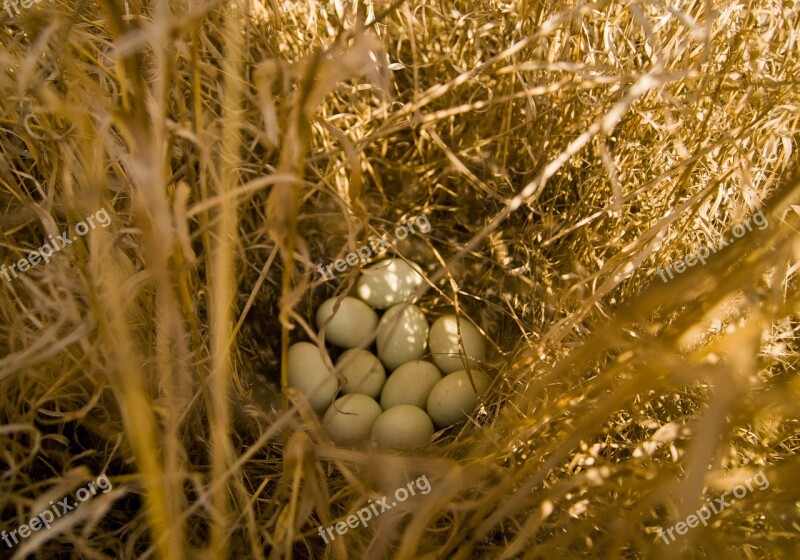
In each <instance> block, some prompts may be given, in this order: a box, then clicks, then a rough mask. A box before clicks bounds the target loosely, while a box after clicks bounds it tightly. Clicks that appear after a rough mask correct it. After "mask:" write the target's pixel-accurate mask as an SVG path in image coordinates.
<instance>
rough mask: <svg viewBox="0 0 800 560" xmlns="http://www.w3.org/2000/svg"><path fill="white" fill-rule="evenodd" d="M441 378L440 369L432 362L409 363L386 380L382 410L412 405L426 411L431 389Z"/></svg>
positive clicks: (382, 395)
mask: <svg viewBox="0 0 800 560" xmlns="http://www.w3.org/2000/svg"><path fill="white" fill-rule="evenodd" d="M441 378H442V374H441V373H440V372H439V369H438V368H437V367H436V366H435V365H433V364H432V363H430V362H426V361H424V360H418V361H414V362H407V363H405V364H403V365H402V366H400V367H399V368H397V369H396V370H394V372H393V373H392V375H390V376H389V379H387V380H386V384H384V386H383V391H382V392H381V408H383V410H388V409H390V408H392V407H393V406H397V405H400V404H411V405H414V406H417V407H419V408H421V409H423V410H424V409H425V407H426V406H427V403H428V395H429V394H430V392H431V389H433V386H434V385H436V382H437V381H439V380H440V379H441Z"/></svg>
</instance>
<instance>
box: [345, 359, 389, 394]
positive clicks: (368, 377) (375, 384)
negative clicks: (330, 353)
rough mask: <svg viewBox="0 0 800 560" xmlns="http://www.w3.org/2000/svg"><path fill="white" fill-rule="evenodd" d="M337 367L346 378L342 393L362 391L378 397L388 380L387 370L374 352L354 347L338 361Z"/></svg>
mask: <svg viewBox="0 0 800 560" xmlns="http://www.w3.org/2000/svg"><path fill="white" fill-rule="evenodd" d="M336 369H337V370H338V371H339V372H341V374H342V375H344V377H345V378H346V380H347V381H346V383H345V385H344V387H342V393H344V394H345V395H346V394H349V393H361V394H363V395H369V396H370V397H372V398H377V397H378V395H380V394H381V389H382V388H383V384H384V383H385V382H386V370H384V369H383V364H382V363H381V361H380V360H379V359H378V357H377V356H376V355H375V354H373V353H372V352H368V351H367V350H361V349H360V348H352V349H350V350H345V351H344V352H343V353H342V355H341V356H339V359H338V360H337V361H336Z"/></svg>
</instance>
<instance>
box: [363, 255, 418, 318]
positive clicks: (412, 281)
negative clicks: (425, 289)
mask: <svg viewBox="0 0 800 560" xmlns="http://www.w3.org/2000/svg"><path fill="white" fill-rule="evenodd" d="M421 271H422V269H421V268H420V267H419V265H417V264H416V263H413V262H411V261H408V262H406V261H404V260H403V259H385V260H382V261H380V262H377V263H375V264H374V265H372V266H371V267H369V268H365V269H364V270H362V272H361V277H360V278H359V279H358V284H357V287H356V292H357V293H358V297H360V298H361V299H363V300H364V301H365V302H367V303H368V304H370V305H371V306H372V307H374V308H376V309H386V308H388V307H391V306H392V305H395V304H398V303H403V302H406V301H408V300H409V299H410V298H411V296H412V295H413V294H414V292H415V291H416V289H417V288H419V287H420V286H421V285H422V283H423V278H422V274H421Z"/></svg>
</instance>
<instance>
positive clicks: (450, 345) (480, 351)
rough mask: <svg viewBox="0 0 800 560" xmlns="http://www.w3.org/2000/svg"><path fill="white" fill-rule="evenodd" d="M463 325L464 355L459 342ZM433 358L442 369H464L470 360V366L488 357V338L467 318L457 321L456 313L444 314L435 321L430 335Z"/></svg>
mask: <svg viewBox="0 0 800 560" xmlns="http://www.w3.org/2000/svg"><path fill="white" fill-rule="evenodd" d="M459 324H460V326H461V341H462V342H463V344H464V355H463V356H462V355H461V347H460V345H459V343H458V327H459ZM429 345H430V350H431V358H432V359H433V363H435V364H436V365H437V366H438V367H439V369H440V370H442V371H443V372H444V373H450V372H453V371H458V370H460V369H464V368H465V367H466V365H467V364H465V363H464V360H465V359H468V360H470V364H469V365H470V367H472V366H474V365H476V364H477V361H479V360H482V359H483V358H485V357H486V340H485V339H484V337H483V335H482V334H481V333H480V331H478V329H477V328H476V327H475V325H473V324H472V323H470V322H469V321H468V320H467V319H465V318H463V317H462V318H461V320H460V321H458V322H456V316H455V315H444V316H442V317H439V318H438V319H436V321H434V323H433V325H432V326H431V333H430V337H429Z"/></svg>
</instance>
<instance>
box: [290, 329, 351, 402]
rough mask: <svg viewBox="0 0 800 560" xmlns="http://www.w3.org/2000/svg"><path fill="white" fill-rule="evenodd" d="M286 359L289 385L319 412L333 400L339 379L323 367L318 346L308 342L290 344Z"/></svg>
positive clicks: (323, 363)
mask: <svg viewBox="0 0 800 560" xmlns="http://www.w3.org/2000/svg"><path fill="white" fill-rule="evenodd" d="M287 361H288V364H287V368H288V370H289V371H288V377H289V386H290V387H295V388H296V389H298V390H299V391H300V392H301V393H303V395H305V396H306V398H307V399H308V402H309V404H310V405H311V407H312V408H313V409H314V410H315V411H316V412H317V413H318V414H321V413H322V412H323V411H324V410H325V409H326V408H328V406H329V405H330V404H331V403H332V402H333V397H335V396H336V390H337V389H338V387H339V381H338V380H337V378H336V376H335V375H334V374H332V373H331V372H330V371H328V368H326V367H325V362H323V361H322V354H320V351H319V348H317V347H316V346H315V345H314V344H311V343H309V342H298V343H296V344H292V345H291V346H290V347H289V353H288V358H287Z"/></svg>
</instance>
